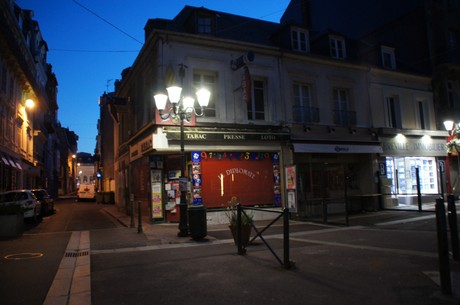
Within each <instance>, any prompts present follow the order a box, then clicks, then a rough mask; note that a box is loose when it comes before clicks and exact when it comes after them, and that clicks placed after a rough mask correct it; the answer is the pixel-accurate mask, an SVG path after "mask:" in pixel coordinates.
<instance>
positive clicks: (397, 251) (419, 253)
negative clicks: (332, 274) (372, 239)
mask: <svg viewBox="0 0 460 305" xmlns="http://www.w3.org/2000/svg"><path fill="white" fill-rule="evenodd" d="M290 240H291V241H298V242H304V243H312V244H319V245H326V246H334V247H343V248H352V249H359V250H370V251H379V252H389V253H395V254H402V255H415V256H422V257H431V258H437V257H438V255H437V254H436V253H429V252H422V251H412V250H401V249H392V248H381V247H373V246H363V245H351V244H344V243H338V242H331V241H321V240H314V239H303V238H291V239H290Z"/></svg>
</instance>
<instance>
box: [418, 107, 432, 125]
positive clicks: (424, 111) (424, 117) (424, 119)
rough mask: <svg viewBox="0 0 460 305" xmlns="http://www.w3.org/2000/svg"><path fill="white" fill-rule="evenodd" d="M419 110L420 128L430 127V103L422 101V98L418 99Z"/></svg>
mask: <svg viewBox="0 0 460 305" xmlns="http://www.w3.org/2000/svg"><path fill="white" fill-rule="evenodd" d="M417 111H418V119H419V127H420V129H429V126H430V121H429V112H428V104H427V103H426V102H425V101H421V100H419V101H417Z"/></svg>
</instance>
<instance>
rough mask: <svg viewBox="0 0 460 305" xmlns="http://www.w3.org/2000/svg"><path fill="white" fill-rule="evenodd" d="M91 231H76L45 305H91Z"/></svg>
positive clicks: (73, 233) (71, 237) (70, 240)
mask: <svg viewBox="0 0 460 305" xmlns="http://www.w3.org/2000/svg"><path fill="white" fill-rule="evenodd" d="M90 267H91V266H90V239H89V231H74V232H72V235H71V236H70V239H69V243H68V244H67V248H66V251H65V253H64V257H63V258H62V260H61V264H60V265H59V269H58V271H57V273H56V275H55V277H54V280H53V283H52V284H51V287H50V289H49V290H48V294H47V296H46V299H45V302H44V303H43V305H91V273H90V271H91V268H90Z"/></svg>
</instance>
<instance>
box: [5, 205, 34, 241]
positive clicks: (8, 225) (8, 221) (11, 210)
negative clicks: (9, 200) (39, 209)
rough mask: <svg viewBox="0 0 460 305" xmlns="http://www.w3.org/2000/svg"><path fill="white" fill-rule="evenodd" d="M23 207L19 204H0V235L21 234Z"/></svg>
mask: <svg viewBox="0 0 460 305" xmlns="http://www.w3.org/2000/svg"><path fill="white" fill-rule="evenodd" d="M28 210H30V208H24V207H22V205H20V204H0V237H14V236H19V235H22V233H23V231H24V212H26V211H28Z"/></svg>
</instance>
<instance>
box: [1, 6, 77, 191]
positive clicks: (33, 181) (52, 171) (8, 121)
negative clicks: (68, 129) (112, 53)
mask: <svg viewBox="0 0 460 305" xmlns="http://www.w3.org/2000/svg"><path fill="white" fill-rule="evenodd" d="M0 14H1V18H0V29H1V30H0V160H1V161H0V191H5V190H11V189H23V188H45V189H47V190H48V192H49V193H50V194H51V195H53V196H57V195H58V193H59V188H60V187H59V185H60V184H61V183H62V180H61V179H62V177H64V176H67V174H65V175H61V153H60V145H62V144H61V142H60V139H59V138H60V137H59V135H58V131H59V129H60V128H61V126H60V124H59V122H58V119H57V113H58V103H57V86H58V82H57V78H56V76H55V74H54V72H53V70H52V66H51V65H50V64H48V63H47V52H48V46H47V43H46V41H45V40H44V39H43V37H42V35H41V31H40V28H39V24H38V22H37V21H35V20H34V19H33V12H32V11H30V10H25V9H22V8H20V7H19V6H17V5H16V4H15V2H14V1H11V0H7V1H1V3H0ZM69 148H71V149H76V147H75V146H71V147H69ZM75 152H76V150H75Z"/></svg>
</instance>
